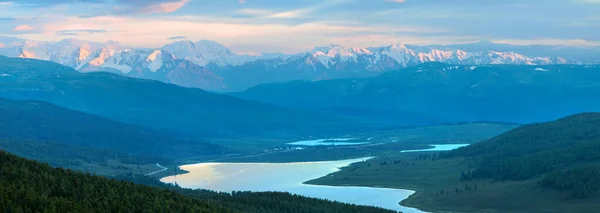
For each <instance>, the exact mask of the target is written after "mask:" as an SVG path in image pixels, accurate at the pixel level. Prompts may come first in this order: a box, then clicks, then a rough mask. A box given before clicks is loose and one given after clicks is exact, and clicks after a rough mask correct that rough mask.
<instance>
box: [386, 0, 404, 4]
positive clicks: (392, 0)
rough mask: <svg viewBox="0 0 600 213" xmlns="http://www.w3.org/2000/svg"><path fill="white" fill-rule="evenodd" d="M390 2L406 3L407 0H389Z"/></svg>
mask: <svg viewBox="0 0 600 213" xmlns="http://www.w3.org/2000/svg"><path fill="white" fill-rule="evenodd" d="M387 1H389V2H396V3H404V2H406V0H387Z"/></svg>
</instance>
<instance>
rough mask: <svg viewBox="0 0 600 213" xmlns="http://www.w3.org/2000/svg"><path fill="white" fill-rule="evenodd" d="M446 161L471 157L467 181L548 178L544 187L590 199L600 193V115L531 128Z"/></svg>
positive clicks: (475, 146) (459, 152)
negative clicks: (471, 165) (471, 166)
mask: <svg viewBox="0 0 600 213" xmlns="http://www.w3.org/2000/svg"><path fill="white" fill-rule="evenodd" d="M441 157H444V158H450V157H467V158H468V159H469V161H470V162H472V163H473V165H474V166H473V168H472V169H470V170H469V171H463V172H462V174H461V179H462V180H480V179H493V180H497V181H521V180H529V179H534V178H542V180H541V182H540V185H541V186H543V187H549V188H553V189H556V190H558V191H561V192H566V193H568V195H567V196H569V197H572V198H589V197H591V196H594V195H595V194H596V193H597V192H598V190H599V188H600V184H598V183H599V182H598V179H597V178H598V177H600V169H598V168H599V167H598V166H600V113H584V114H578V115H573V116H569V117H566V118H563V119H559V120H557V121H553V122H547V123H540V124H531V125H526V126H523V127H520V128H516V129H514V130H511V131H509V132H507V133H505V134H502V135H500V136H497V137H495V138H492V139H489V140H487V141H483V142H480V143H476V144H473V145H471V146H468V147H464V148H461V149H458V150H454V151H451V152H448V153H444V154H442V155H441Z"/></svg>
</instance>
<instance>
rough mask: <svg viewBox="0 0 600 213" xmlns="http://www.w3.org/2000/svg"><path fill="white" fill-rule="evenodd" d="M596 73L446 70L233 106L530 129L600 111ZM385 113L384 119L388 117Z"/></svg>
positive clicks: (264, 96) (252, 94) (274, 90)
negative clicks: (353, 111) (350, 111)
mask: <svg viewBox="0 0 600 213" xmlns="http://www.w3.org/2000/svg"><path fill="white" fill-rule="evenodd" d="M597 79H600V66H598V65H536V66H531V65H505V64H503V65H482V66H473V65H450V64H444V63H438V62H429V63H424V64H421V65H418V66H414V67H410V68H405V69H401V70H396V71H389V72H386V73H383V74H381V75H378V76H375V77H369V78H355V79H334V80H323V81H306V80H302V81H291V82H284V83H273V84H263V85H259V86H256V87H253V88H250V89H248V90H246V91H244V92H239V93H230V94H231V95H233V96H236V97H238V98H243V99H247V100H253V101H259V102H264V103H271V104H277V105H280V106H286V107H295V108H306V109H320V108H345V107H352V108H359V109H368V110H372V111H383V112H386V111H405V112H413V113H417V114H424V115H429V116H432V117H437V118H440V119H443V120H448V121H462V122H464V121H498V122H516V123H531V122H541V121H549V120H554V119H557V118H560V117H564V116H567V115H571V114H574V113H580V112H595V111H600V99H598V98H593V97H600V84H599V83H598V80H597ZM389 114H390V113H382V115H389Z"/></svg>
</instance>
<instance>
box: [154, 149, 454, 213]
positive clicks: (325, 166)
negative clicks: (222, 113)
mask: <svg viewBox="0 0 600 213" xmlns="http://www.w3.org/2000/svg"><path fill="white" fill-rule="evenodd" d="M460 146H462V145H458V144H457V145H454V146H435V149H437V151H442V150H440V149H443V148H447V149H453V148H456V147H460ZM430 150H431V149H426V150H422V151H430ZM414 151H416V150H412V152H414ZM368 159H370V158H359V159H350V160H341V161H322V162H300V163H199V164H191V165H184V166H180V168H181V169H183V170H186V171H189V173H187V174H182V175H177V176H170V177H165V178H163V179H161V181H163V182H165V183H175V182H176V183H177V184H178V185H179V186H181V187H184V188H192V189H198V188H202V189H209V190H214V191H221V192H231V191H257V192H261V191H284V192H290V193H293V194H298V195H303V196H307V197H314V198H322V199H328V200H334V201H339V202H344V203H352V204H357V205H369V206H377V207H382V208H386V209H393V210H396V211H402V212H405V213H422V211H420V210H417V209H414V208H408V207H404V206H400V205H399V204H398V203H399V202H400V201H402V200H404V199H406V198H408V196H410V195H412V194H413V193H414V191H411V190H404V189H386V188H372V187H338V186H316V185H308V184H303V183H304V182H306V181H309V180H313V179H317V178H320V177H323V176H326V175H329V174H331V173H333V172H336V171H339V168H342V167H345V166H348V165H350V164H352V163H356V162H361V161H365V160H368Z"/></svg>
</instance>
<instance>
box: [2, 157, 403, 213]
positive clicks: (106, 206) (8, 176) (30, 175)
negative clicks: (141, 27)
mask: <svg viewBox="0 0 600 213" xmlns="http://www.w3.org/2000/svg"><path fill="white" fill-rule="evenodd" d="M0 174H1V175H0V212H61V213H62V212H207V213H209V212H210V213H213V212H257V213H258V212H260V213H271V212H273V213H280V212H299V213H309V212H339V213H346V212H361V213H367V212H373V213H375V212H382V213H383V212H392V211H388V210H383V209H379V208H374V207H373V208H372V207H360V206H355V205H346V204H340V203H334V202H329V201H324V200H318V199H310V198H305V197H300V196H294V195H290V194H286V193H249V192H248V193H243V192H239V193H235V194H233V195H230V194H218V193H214V192H209V191H200V190H197V191H192V190H181V189H177V188H175V189H174V190H176V191H180V192H183V193H185V194H186V195H185V196H184V195H182V194H179V193H176V192H174V191H171V190H166V189H158V188H153V187H149V186H144V185H137V184H132V183H129V182H124V181H117V180H110V179H107V178H104V177H98V176H92V175H89V174H83V173H79V172H73V171H70V170H65V169H60V168H51V167H50V166H48V165H44V164H41V163H37V162H34V161H30V160H26V159H23V158H19V157H16V156H14V155H12V154H9V153H6V152H4V151H0Z"/></svg>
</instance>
